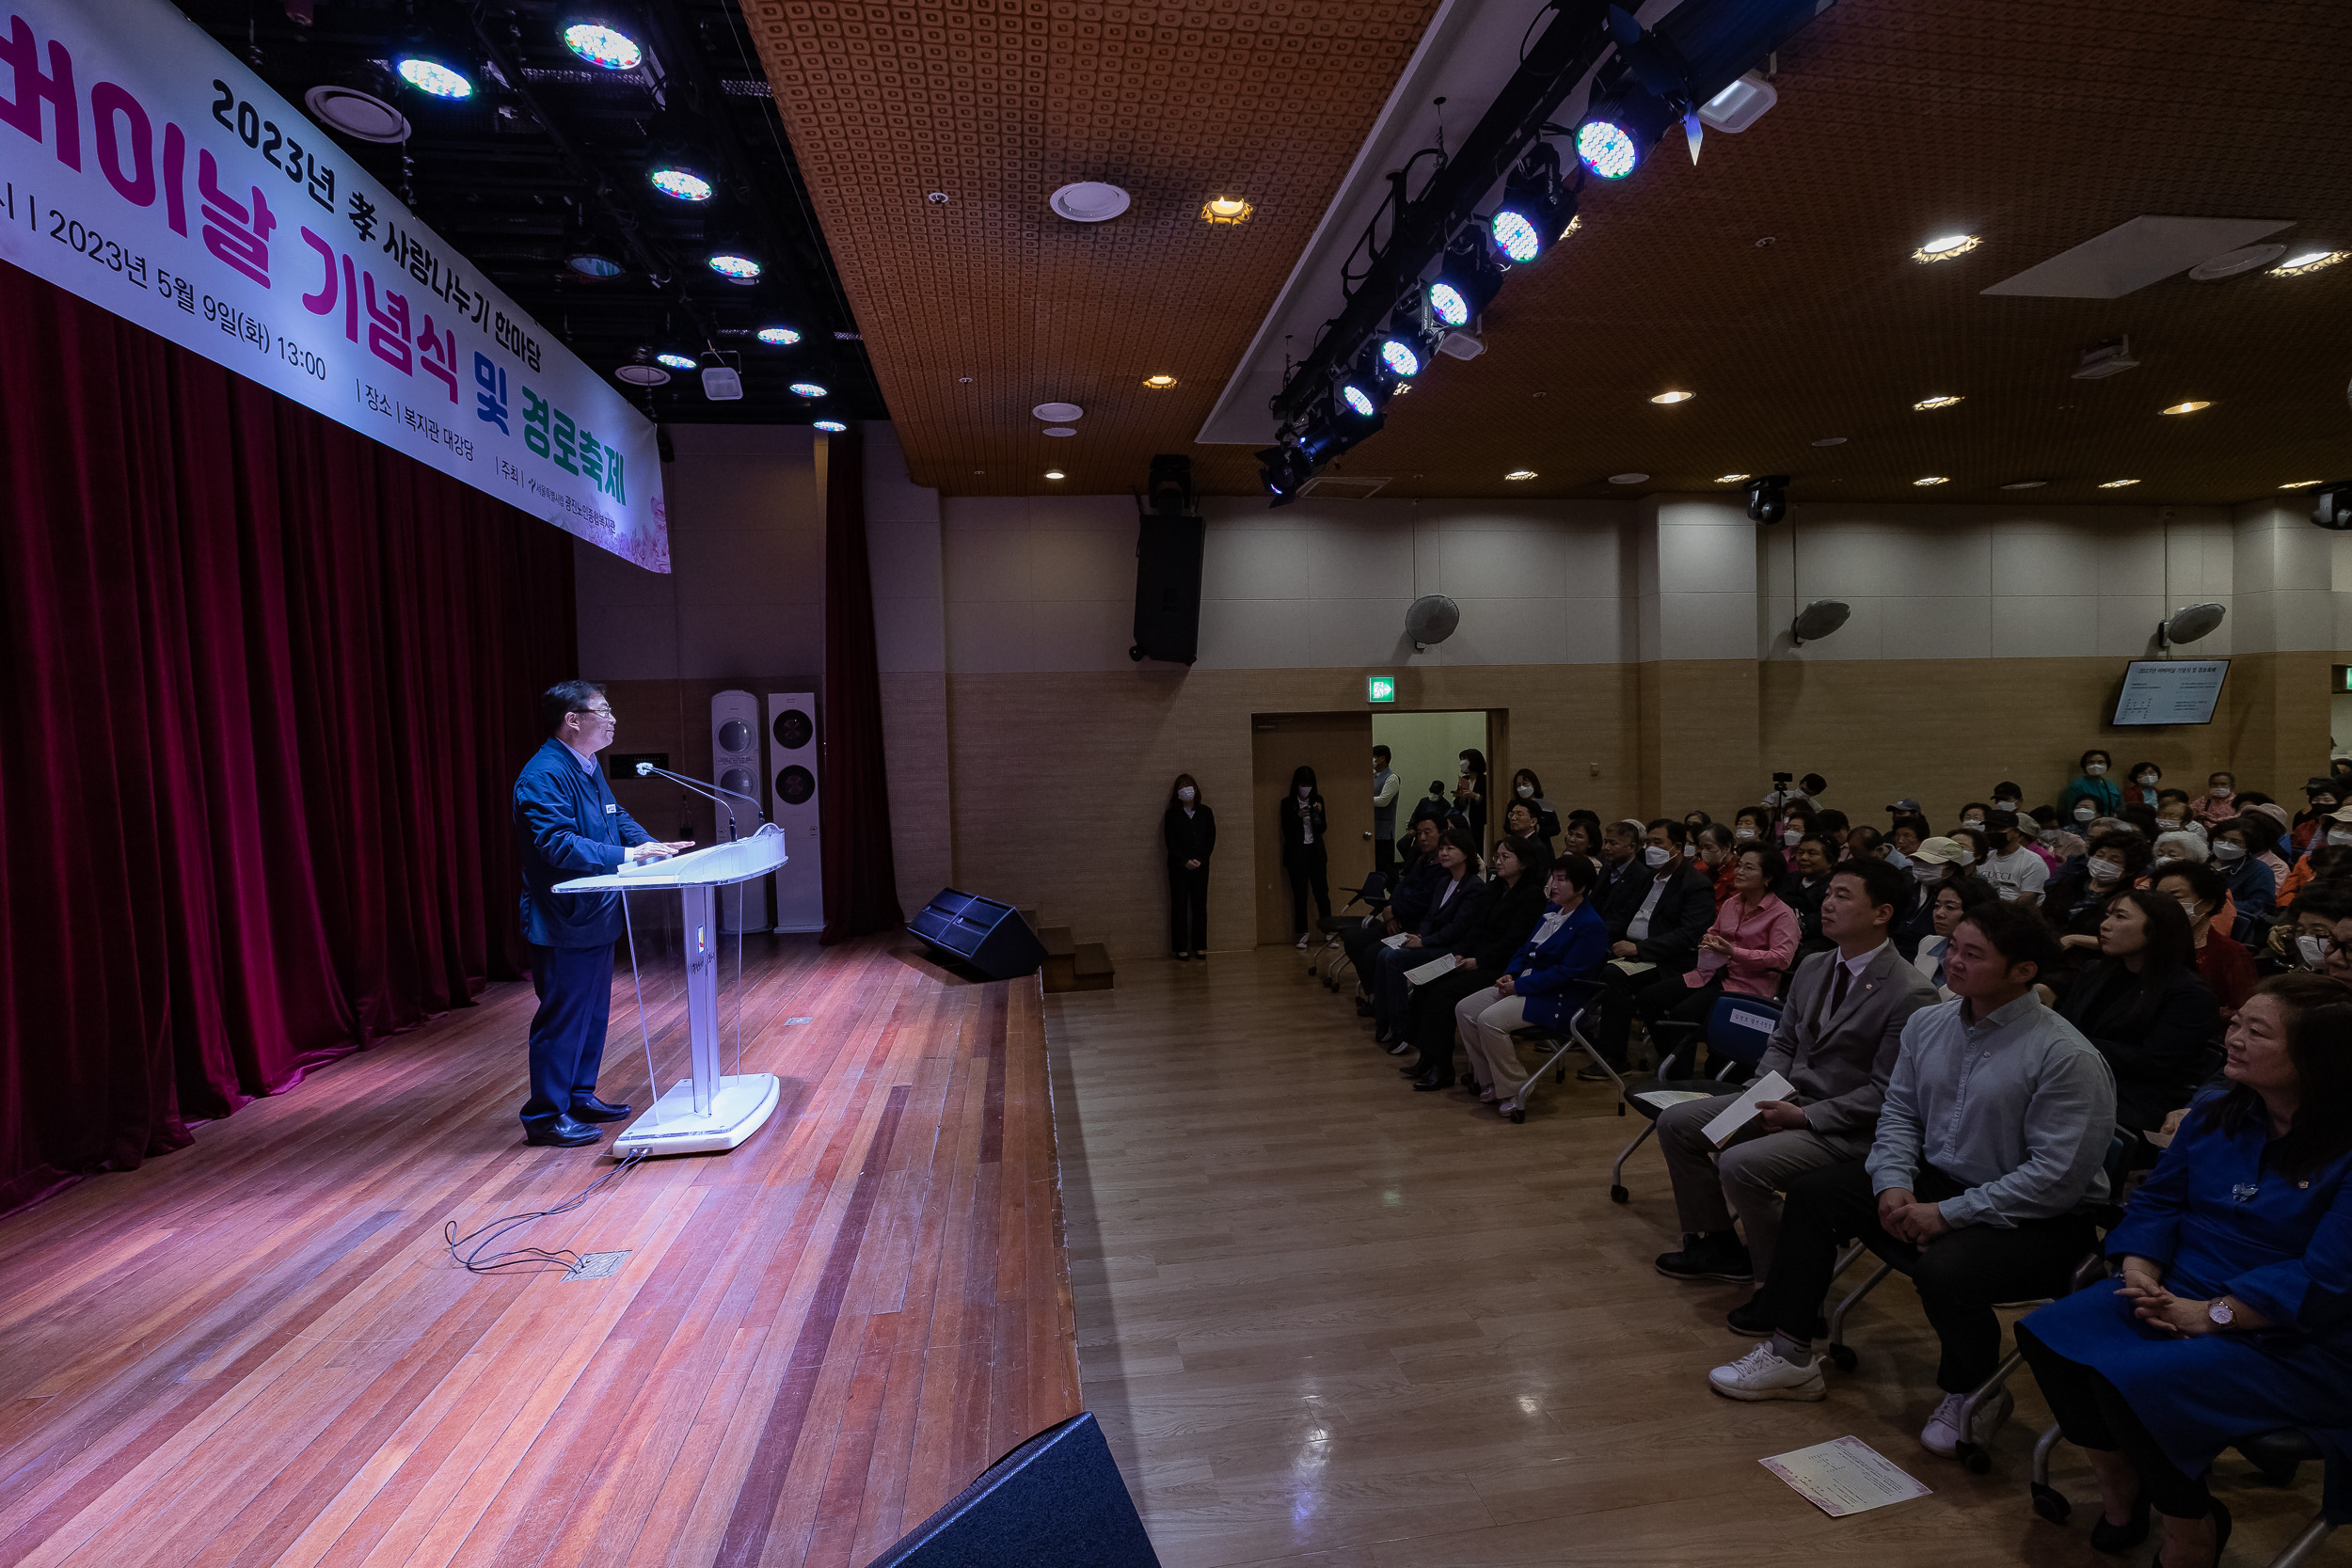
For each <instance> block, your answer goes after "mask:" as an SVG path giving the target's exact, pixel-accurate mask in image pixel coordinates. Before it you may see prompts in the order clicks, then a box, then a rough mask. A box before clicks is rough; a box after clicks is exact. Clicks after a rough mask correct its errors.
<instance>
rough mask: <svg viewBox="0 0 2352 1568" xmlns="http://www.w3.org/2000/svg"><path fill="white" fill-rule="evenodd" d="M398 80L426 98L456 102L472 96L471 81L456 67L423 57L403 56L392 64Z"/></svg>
mask: <svg viewBox="0 0 2352 1568" xmlns="http://www.w3.org/2000/svg"><path fill="white" fill-rule="evenodd" d="M392 69H393V70H394V71H398V72H399V73H400V79H401V80H402V81H404V82H405V83H407V84H408V85H409V86H410V87H414V88H416V89H417V90H418V91H419V92H421V93H423V94H424V95H425V96H426V97H428V98H441V99H447V100H450V101H451V102H456V101H458V100H461V99H467V98H471V97H472V96H473V81H472V79H471V78H469V76H467V74H466V73H465V72H464V71H459V70H458V69H457V68H456V67H454V66H452V65H447V64H444V63H443V62H442V61H439V60H437V59H433V58H431V57H429V56H427V55H401V56H400V57H399V58H398V59H397V60H394V61H393V62H392Z"/></svg>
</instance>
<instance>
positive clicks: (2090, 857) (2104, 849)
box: [2042, 833, 2148, 949]
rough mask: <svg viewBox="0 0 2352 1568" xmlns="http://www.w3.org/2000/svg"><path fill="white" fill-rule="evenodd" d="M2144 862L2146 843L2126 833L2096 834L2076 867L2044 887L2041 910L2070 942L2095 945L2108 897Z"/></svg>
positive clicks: (2133, 878)
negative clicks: (2100, 919) (2080, 862)
mask: <svg viewBox="0 0 2352 1568" xmlns="http://www.w3.org/2000/svg"><path fill="white" fill-rule="evenodd" d="M2147 865H2148V847H2147V846H2146V845H2144V844H2142V843H2141V842H2140V841H2139V840H2138V839H2137V838H2135V837H2134V836H2132V835H2131V834H2130V833H2100V834H2097V835H2095V836H2094V837H2093V838H2092V839H2091V841H2090V850H2089V852H2088V853H2086V854H2085V855H2084V856H2083V861H2082V864H2081V865H2080V867H2078V868H2077V869H2076V870H2074V872H2072V873H2070V874H2069V875H2067V876H2065V877H2062V878H2060V879H2058V880H2057V881H2055V882H2052V883H2051V884H2050V886H2049V887H2048V888H2047V889H2046V890H2045V891H2044V893H2043V896H2042V912H2043V913H2044V914H2046V915H2047V916H2049V918H2050V924H2051V925H2053V926H2055V927H2058V930H2060V931H2062V932H2064V933H2066V938H2065V940H2066V942H2067V943H2068V944H2069V945H2070V946H2076V947H2082V948H2085V949H2093V948H2096V947H2097V946H2098V940H2097V934H2098V929H2099V917H2100V915H2101V914H2102V913H2103V912H2104V911H2106V904H2107V899H2108V897H2109V896H2110V895H2113V894H2114V893H2115V892H2116V890H2117V889H2119V888H2127V887H2130V886H2132V885H2133V884H2134V883H2135V882H2137V880H2138V879H2139V876H2140V873H2141V872H2142V871H2144V870H2146V869H2147ZM2078 939H2079V940H2078Z"/></svg>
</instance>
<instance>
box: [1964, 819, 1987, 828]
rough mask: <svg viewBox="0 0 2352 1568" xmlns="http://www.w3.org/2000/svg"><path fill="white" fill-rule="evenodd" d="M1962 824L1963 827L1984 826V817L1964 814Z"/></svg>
mask: <svg viewBox="0 0 2352 1568" xmlns="http://www.w3.org/2000/svg"><path fill="white" fill-rule="evenodd" d="M1960 825H1961V826H1962V827H1963V828H1979V829H1980V828H1982V827H1983V826H1984V818H1983V817H1981V816H1963V817H1962V818H1961V819H1960Z"/></svg>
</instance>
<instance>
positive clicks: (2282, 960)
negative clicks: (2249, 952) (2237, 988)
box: [2254, 886, 2352, 974]
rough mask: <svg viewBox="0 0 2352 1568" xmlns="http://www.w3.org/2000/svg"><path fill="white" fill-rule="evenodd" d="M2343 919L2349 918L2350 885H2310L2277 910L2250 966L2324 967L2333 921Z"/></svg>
mask: <svg viewBox="0 0 2352 1568" xmlns="http://www.w3.org/2000/svg"><path fill="white" fill-rule="evenodd" d="M2344 920H2352V888H2335V887H2327V886H2320V887H2314V888H2312V889H2311V890H2310V891H2309V892H2307V893H2305V894H2304V895H2303V896H2302V898H2301V899H2299V900H2298V901H2297V902H2296V907H2295V908H2294V909H2291V910H2282V911H2280V918H2279V922H2278V924H2277V925H2275V926H2273V927H2270V936H2269V938H2268V939H2267V940H2266V941H2265V942H2264V944H2263V948H2262V951H2261V952H2260V953H2259V954H2257V955H2256V956H2255V959H2254V967H2255V968H2256V969H2258V970H2261V971H2264V972H2265V973H2267V974H2281V973H2286V972H2291V971H2295V970H2304V969H2312V970H2316V969H2322V968H2325V967H2326V966H2327V964H2328V960H2329V958H2330V955H2331V953H2332V952H2333V948H2332V943H2333V942H2334V941H2335V934H2336V925H2337V923H2338V922H2339V921H2344Z"/></svg>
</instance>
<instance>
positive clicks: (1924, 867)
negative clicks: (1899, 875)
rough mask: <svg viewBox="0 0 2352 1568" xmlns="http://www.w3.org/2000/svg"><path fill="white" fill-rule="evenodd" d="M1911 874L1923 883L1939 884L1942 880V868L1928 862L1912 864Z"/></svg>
mask: <svg viewBox="0 0 2352 1568" xmlns="http://www.w3.org/2000/svg"><path fill="white" fill-rule="evenodd" d="M1911 874H1912V875H1913V876H1915V877H1916V878H1918V879H1920V880H1921V881H1923V882H1940V881H1942V880H1943V879H1944V868H1943V867H1942V866H1940V865H1937V864H1935V863H1932V862H1930V861H1914V862H1912V863H1911Z"/></svg>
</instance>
